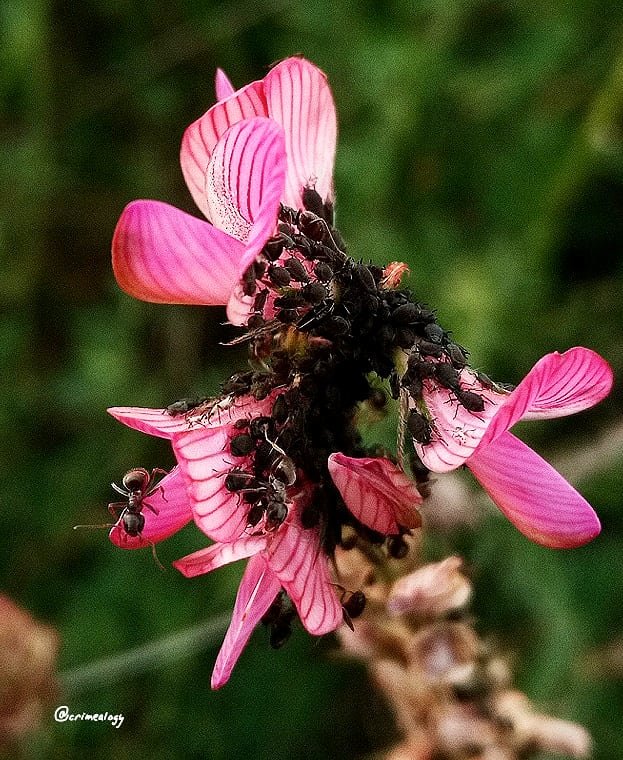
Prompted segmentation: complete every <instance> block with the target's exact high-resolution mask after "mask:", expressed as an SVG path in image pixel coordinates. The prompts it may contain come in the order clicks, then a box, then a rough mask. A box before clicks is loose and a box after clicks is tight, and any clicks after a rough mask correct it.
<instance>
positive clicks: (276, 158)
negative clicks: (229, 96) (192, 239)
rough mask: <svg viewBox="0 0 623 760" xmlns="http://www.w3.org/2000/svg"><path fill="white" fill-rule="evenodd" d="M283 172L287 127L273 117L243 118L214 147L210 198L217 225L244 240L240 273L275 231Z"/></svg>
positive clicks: (208, 189)
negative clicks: (281, 125) (271, 118)
mask: <svg viewBox="0 0 623 760" xmlns="http://www.w3.org/2000/svg"><path fill="white" fill-rule="evenodd" d="M285 173H286V154H285V145H284V134H283V130H282V129H281V127H280V126H279V125H278V124H276V123H275V122H274V121H271V120H270V119H265V118H260V117H258V118H255V119H246V120H244V121H240V122H238V123H236V124H234V125H233V126H232V127H230V128H229V129H228V130H227V132H225V134H224V135H223V136H222V137H221V139H220V140H219V141H218V143H217V144H216V145H215V147H214V152H213V153H212V157H211V158H210V163H209V165H208V169H207V172H206V198H207V202H208V207H209V209H210V218H211V219H212V221H213V222H214V224H215V225H216V226H217V227H219V228H220V229H222V230H225V232H227V233H229V234H230V235H232V236H233V237H235V238H237V239H238V240H242V241H243V242H245V243H246V249H245V253H244V256H242V257H241V259H240V260H239V261H238V275H239V276H241V275H242V273H243V272H244V271H245V269H246V268H247V267H248V266H249V264H251V263H252V262H253V261H254V259H255V257H256V256H257V254H258V253H259V252H260V250H261V249H262V248H263V247H264V244H265V243H266V241H267V240H268V238H269V237H270V236H271V235H272V234H273V232H274V230H275V227H276V224H277V213H278V211H279V202H280V200H281V197H282V195H283V187H284V183H285ZM230 292H231V291H230Z"/></svg>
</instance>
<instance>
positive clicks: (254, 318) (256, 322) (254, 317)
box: [247, 314, 266, 330]
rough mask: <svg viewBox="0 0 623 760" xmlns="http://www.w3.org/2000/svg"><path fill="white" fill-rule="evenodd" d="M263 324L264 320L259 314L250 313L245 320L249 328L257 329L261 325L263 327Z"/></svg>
mask: <svg viewBox="0 0 623 760" xmlns="http://www.w3.org/2000/svg"><path fill="white" fill-rule="evenodd" d="M265 324H266V320H265V319H264V317H262V315H261V314H251V316H250V317H249V321H248V322H247V327H248V328H249V330H259V329H260V328H261V327H264V325H265Z"/></svg>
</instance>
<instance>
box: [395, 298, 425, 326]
mask: <svg viewBox="0 0 623 760" xmlns="http://www.w3.org/2000/svg"><path fill="white" fill-rule="evenodd" d="M392 320H393V321H394V322H396V324H399V325H413V324H415V323H416V322H419V321H420V307H419V306H418V305H417V304H415V303H403V304H402V305H401V306H398V307H397V308H395V309H394V311H393V312H392Z"/></svg>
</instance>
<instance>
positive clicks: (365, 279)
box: [353, 263, 377, 291]
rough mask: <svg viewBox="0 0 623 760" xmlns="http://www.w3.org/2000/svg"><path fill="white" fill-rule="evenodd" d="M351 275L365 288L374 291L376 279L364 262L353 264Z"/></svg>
mask: <svg viewBox="0 0 623 760" xmlns="http://www.w3.org/2000/svg"><path fill="white" fill-rule="evenodd" d="M353 277H354V278H355V279H356V280H357V281H358V282H359V283H360V284H361V285H363V287H364V288H365V289H366V290H370V291H376V289H377V285H376V281H375V279H374V277H373V275H372V272H371V271H370V269H369V268H368V267H367V266H365V264H361V263H359V264H355V266H354V267H353Z"/></svg>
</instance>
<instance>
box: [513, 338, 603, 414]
mask: <svg viewBox="0 0 623 760" xmlns="http://www.w3.org/2000/svg"><path fill="white" fill-rule="evenodd" d="M541 364H543V365H544V366H543V367H541ZM537 368H539V370H542V373H543V376H542V377H541V378H540V382H539V393H538V396H537V397H536V398H535V399H534V400H533V401H532V403H531V404H530V406H529V408H528V409H527V411H526V412H525V413H524V414H523V415H522V419H524V420H527V419H540V418H542V417H564V416H566V415H568V414H575V413H576V412H581V411H583V410H584V409H589V408H590V407H591V406H595V404H598V403H599V402H600V401H601V400H602V399H604V398H605V397H606V396H607V395H608V394H609V393H610V390H611V389H612V383H613V381H614V377H613V374H612V369H611V367H610V365H609V364H608V362H607V361H606V360H605V359H603V358H602V357H601V356H600V355H599V354H597V353H595V352H594V351H591V350H590V349H588V348H582V347H580V346H576V347H575V348H570V349H569V350H568V351H565V353H564V354H558V353H553V354H549V355H548V356H544V357H543V358H542V359H541V361H539V362H537V364H536V365H535V367H534V368H533V369H532V371H531V372H530V373H529V375H528V376H530V375H532V372H535V371H536V370H537ZM515 393H516V391H515ZM515 393H513V394H512V396H514V395H515ZM511 398H512V397H511Z"/></svg>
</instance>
